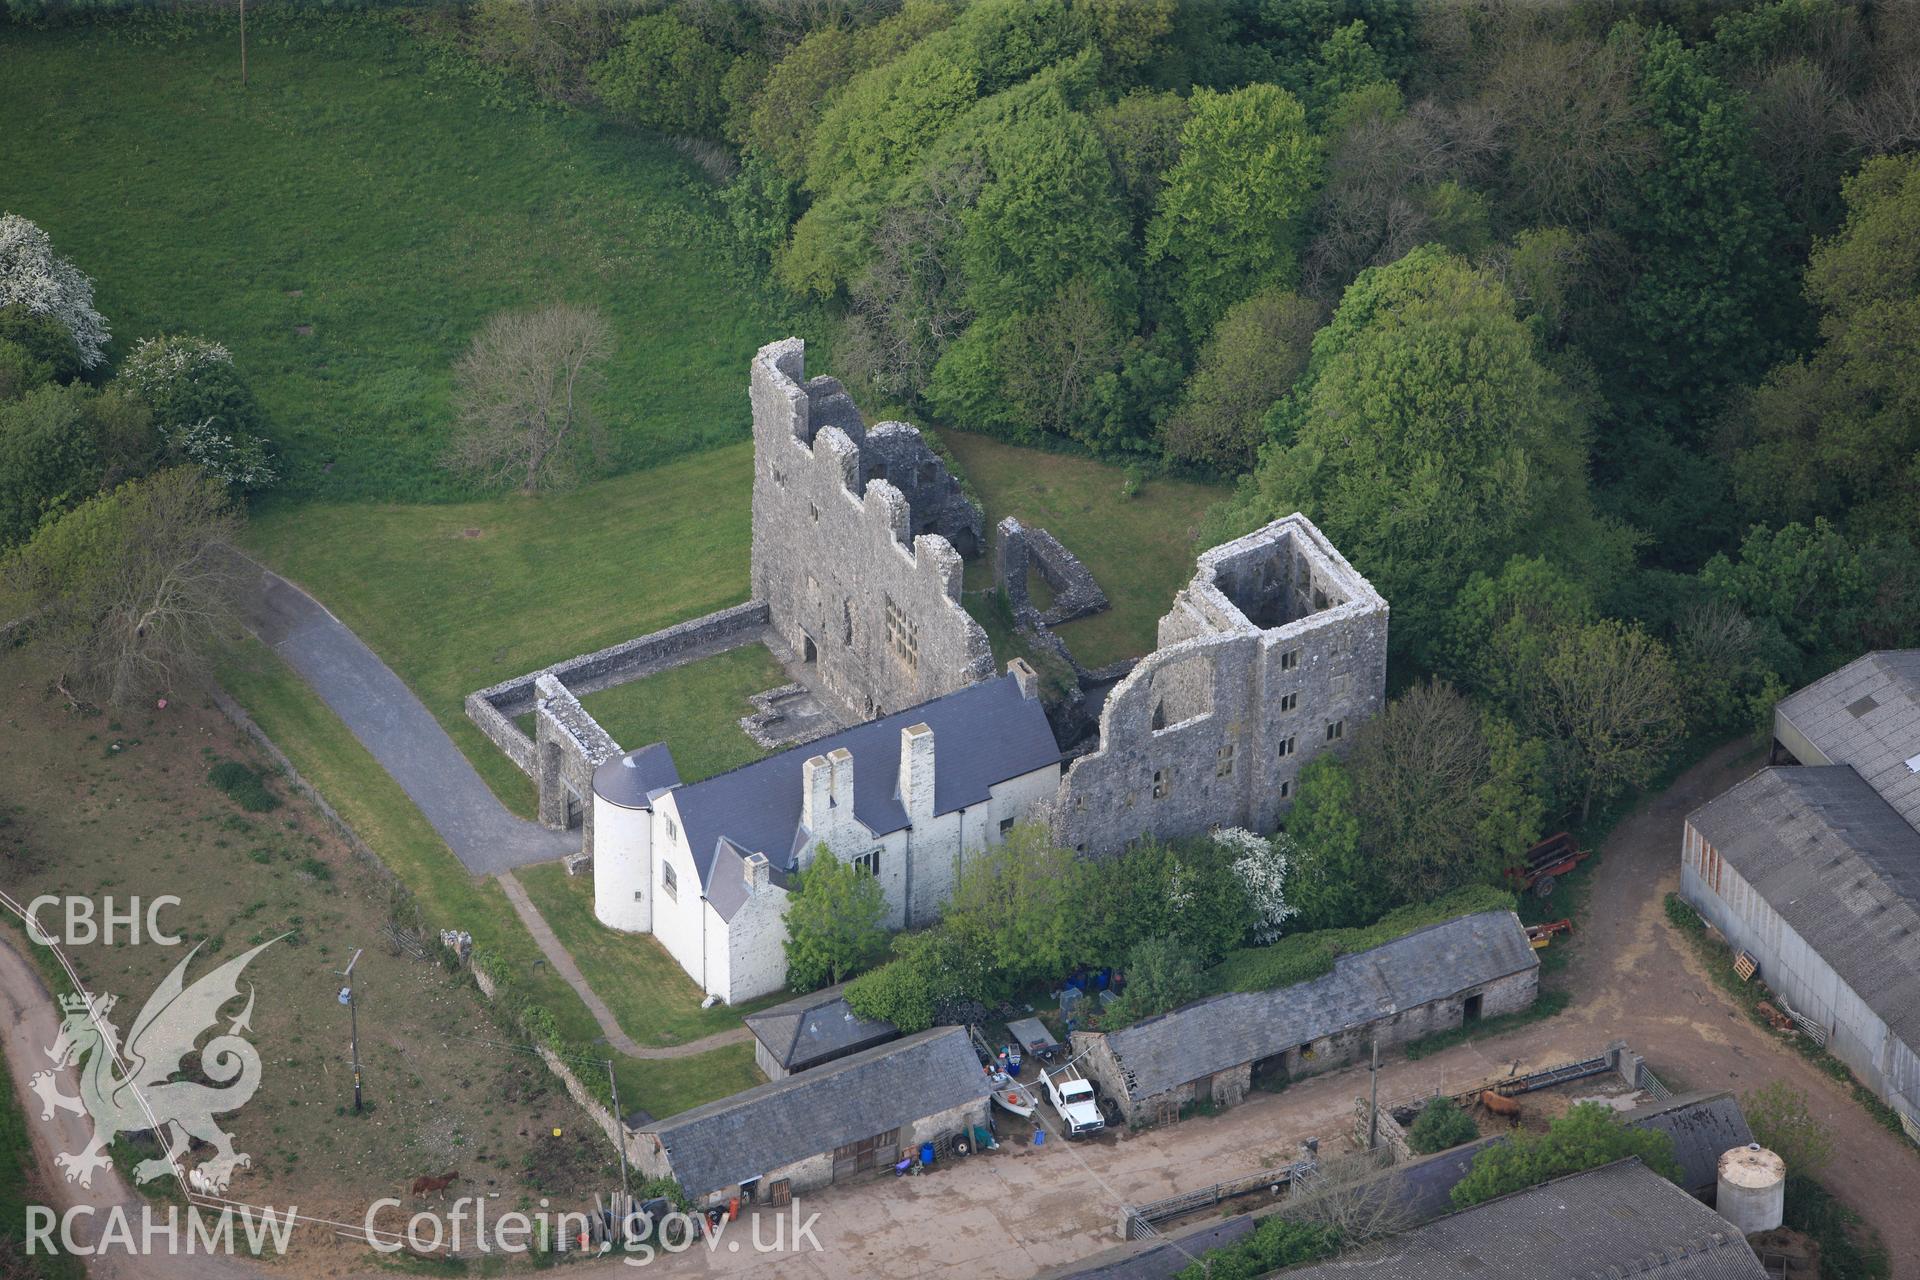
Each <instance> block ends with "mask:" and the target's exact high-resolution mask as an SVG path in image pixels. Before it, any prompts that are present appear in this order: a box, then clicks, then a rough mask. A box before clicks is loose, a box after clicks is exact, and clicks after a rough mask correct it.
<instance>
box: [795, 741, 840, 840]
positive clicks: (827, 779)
mask: <svg viewBox="0 0 1920 1280" xmlns="http://www.w3.org/2000/svg"><path fill="white" fill-rule="evenodd" d="M800 783H801V792H800V823H801V825H802V826H804V827H806V829H807V830H809V831H811V832H813V834H814V835H816V836H818V835H820V834H821V833H822V832H824V831H825V830H826V829H827V825H828V822H829V817H828V814H827V809H828V807H829V806H830V805H832V803H833V766H832V765H830V764H828V763H827V758H826V757H825V756H808V757H807V758H806V760H805V761H804V762H802V763H801V765H800Z"/></svg>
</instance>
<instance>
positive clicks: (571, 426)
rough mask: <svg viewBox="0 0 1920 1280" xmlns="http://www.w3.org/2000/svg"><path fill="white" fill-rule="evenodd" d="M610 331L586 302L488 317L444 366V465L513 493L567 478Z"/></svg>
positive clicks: (590, 431)
mask: <svg viewBox="0 0 1920 1280" xmlns="http://www.w3.org/2000/svg"><path fill="white" fill-rule="evenodd" d="M612 351H613V330H612V328H611V327H610V326H609V325H608V324H607V322H606V320H605V319H604V318H603V317H602V316H601V314H600V313H599V312H598V311H597V310H595V309H594V308H592V307H580V306H573V305H571V304H567V303H561V304H558V305H555V306H550V307H543V308H541V309H539V310H537V311H509V312H502V313H501V314H499V315H497V316H495V317H493V319H491V320H489V321H488V322H487V326H486V328H484V329H482V330H481V331H480V333H479V334H478V336H476V337H475V338H474V340H473V345H472V346H471V347H469V348H468V350H467V354H466V355H464V356H462V357H461V358H460V361H459V363H457V364H455V365H454V367H453V381H454V402H455V404H456V405H457V407H458V409H459V413H460V422H459V426H458V428H457V431H456V434H455V436H454V440H453V444H452V445H451V447H450V448H449V449H448V451H447V454H446V464H447V466H448V467H450V468H452V469H453V470H455V471H457V472H459V473H461V474H462V475H464V476H466V477H468V478H469V479H471V480H473V481H474V482H475V483H477V484H480V485H483V486H489V487H497V486H502V485H508V484H512V485H516V486H517V487H518V488H519V489H520V491H521V492H522V493H533V492H535V491H537V490H540V489H551V488H557V487H560V486H562V485H565V484H569V483H571V482H572V481H573V479H574V476H575V474H576V466H577V458H576V455H577V454H578V452H579V451H580V446H581V444H582V443H583V439H582V438H583V437H585V440H586V442H588V443H591V442H592V441H593V436H594V432H595V427H596V423H595V419H594V417H593V413H592V393H593V391H594V390H595V389H596V387H597V384H598V379H599V372H600V365H601V362H602V361H604V360H605V359H606V357H607V356H608V355H609V354H611V353H612Z"/></svg>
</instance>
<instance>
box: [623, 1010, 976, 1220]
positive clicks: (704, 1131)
mask: <svg viewBox="0 0 1920 1280" xmlns="http://www.w3.org/2000/svg"><path fill="white" fill-rule="evenodd" d="M987 1101H988V1085H987V1078H986V1075H985V1074H984V1073H983V1072H982V1071H981V1070H980V1059H979V1058H978V1057H977V1056H976V1055H975V1054H974V1051H973V1044H972V1042H971V1041H970V1040H969V1039H968V1038H967V1032H966V1029H965V1028H964V1027H935V1028H933V1029H932V1030H931V1031H922V1032H920V1033H919V1034H917V1035H911V1036H907V1037H906V1038H904V1039H901V1040H897V1041H895V1042H893V1043H892V1044H883V1045H880V1046H879V1047H878V1048H874V1049H867V1050H865V1051H863V1052H860V1053H856V1054H853V1055H852V1056H850V1057H846V1058H841V1059H838V1060H837V1061H834V1062H830V1063H827V1064H826V1065H825V1066H820V1067H815V1068H813V1069H812V1070H810V1071H804V1072H800V1073H798V1074H795V1075H791V1076H788V1077H787V1078H786V1079H784V1080H776V1081H774V1082H773V1083H771V1084H763V1085H761V1086H759V1087H758V1088H755V1089H748V1090H747V1091H745V1092H744V1093H736V1094H734V1095H733V1096H732V1097H729V1098H722V1099H720V1100H719V1101H718V1102H710V1103H708V1104H707V1105H706V1106H704V1107H696V1108H694V1109H693V1110H692V1111H687V1112H682V1113H681V1114H680V1115H677V1116H673V1117H672V1118H670V1119H667V1120H663V1121H660V1122H659V1123H657V1124H655V1125H653V1126H651V1127H649V1128H645V1129H640V1130H636V1131H634V1132H632V1133H631V1134H629V1137H628V1143H627V1149H628V1151H629V1153H630V1154H631V1155H632V1156H633V1158H634V1161H635V1163H637V1164H638V1165H639V1166H640V1168H641V1170H642V1171H643V1172H645V1173H646V1175H647V1176H648V1177H655V1178H658V1177H669V1178H673V1179H675V1180H676V1181H678V1182H679V1183H680V1185H681V1186H682V1187H684V1188H685V1189H686V1192H687V1194H688V1195H689V1196H691V1197H693V1199H694V1200H695V1201H697V1202H699V1203H702V1204H718V1203H723V1202H725V1201H727V1200H728V1199H730V1198H732V1197H733V1196H736V1195H737V1196H740V1197H741V1198H742V1199H749V1200H756V1201H759V1202H762V1203H772V1204H776V1205H778V1204H785V1203H786V1202H787V1201H788V1200H789V1199H790V1198H791V1197H793V1196H796V1195H800V1194H802V1193H805V1192H809V1191H817V1190H819V1189H820V1188H821V1187H825V1186H830V1185H832V1184H833V1183H836V1182H841V1181H845V1180H847V1179H849V1178H853V1177H856V1176H858V1175H861V1174H865V1173H868V1172H871V1171H874V1170H885V1169H888V1168H890V1167H891V1166H892V1165H893V1163H894V1162H895V1161H897V1160H899V1159H900V1158H901V1157H902V1156H904V1155H905V1154H907V1153H909V1152H911V1151H913V1150H914V1149H915V1148H917V1147H918V1146H920V1145H921V1144H922V1143H927V1142H937V1141H939V1140H940V1139H943V1138H951V1137H954V1136H956V1135H966V1134H969V1133H970V1132H971V1130H972V1129H973V1128H974V1127H975V1126H984V1125H985V1124H986V1123H987Z"/></svg>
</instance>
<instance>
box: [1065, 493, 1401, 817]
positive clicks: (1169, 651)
mask: <svg viewBox="0 0 1920 1280" xmlns="http://www.w3.org/2000/svg"><path fill="white" fill-rule="evenodd" d="M1387 613H1388V611H1387V602H1386V601H1385V600H1383V599H1381V597H1380V596H1379V594H1378V593H1377V592H1375V591H1374V589H1373V587H1372V586H1371V584H1369V583H1368V582H1367V580H1366V579H1365V578H1363V577H1361V576H1360V574H1359V573H1357V572H1355V570H1354V569H1353V567H1352V566H1351V565H1349V564H1348V563H1347V562H1346V560H1345V559H1344V558H1343V557H1342V556H1341V555H1340V553H1339V552H1338V551H1337V550H1335V549H1334V548H1333V546H1332V544H1330V543H1329V542H1328V541H1327V540H1326V538H1325V537H1324V536H1323V535H1322V534H1321V533H1320V531H1319V530H1318V529H1317V528H1315V527H1314V526H1313V524H1312V523H1311V522H1310V521H1308V520H1307V519H1306V517H1304V516H1301V515H1293V516H1288V517H1287V518H1285V519H1283V520H1276V521H1275V522H1273V523H1272V524H1270V525H1268V526H1267V527H1266V528H1264V529H1261V530H1258V531H1257V532H1255V533H1251V534H1248V535H1247V536H1246V537H1244V538H1240V539H1237V540H1236V541H1234V542H1230V543H1227V544H1225V545H1223V546H1219V547H1215V548H1213V549H1212V550H1210V551H1207V552H1205V553H1204V554H1203V555H1201V557H1200V560H1199V564H1198V566H1197V568H1196V571H1195V573H1194V576H1193V579H1192V581H1191V582H1189V583H1188V584H1187V586H1186V587H1184V588H1182V590H1181V591H1180V594H1179V595H1178V596H1177V597H1176V598H1175V600H1174V606H1173V609H1172V610H1171V611H1170V612H1169V613H1168V614H1167V615H1166V616H1165V617H1164V618H1162V619H1161V620H1160V634H1159V639H1160V647H1159V648H1158V649H1156V650H1154V652H1153V653H1151V654H1149V655H1147V656H1146V657H1145V658H1143V659H1141V660H1140V663H1139V665H1138V666H1136V667H1135V668H1134V669H1133V671H1132V673H1131V674H1129V675H1128V676H1127V678H1126V679H1124V680H1122V681H1121V682H1120V683H1119V684H1118V685H1116V686H1115V687H1114V689H1113V691H1112V693H1110V694H1109V695H1108V697H1107V701H1106V705H1105V706H1104V707H1103V708H1102V709H1101V713H1100V742H1099V746H1098V747H1097V748H1096V749H1095V750H1094V751H1092V752H1091V753H1089V754H1087V755H1085V756H1083V757H1081V758H1080V759H1078V760H1076V761H1074V762H1073V764H1072V765H1071V766H1069V768H1068V770H1067V772H1066V775H1065V776H1064V777H1063V778H1062V779H1061V783H1060V795H1059V799H1058V801H1057V803H1056V805H1055V811H1054V827H1055V834H1056V836H1057V837H1058V838H1059V839H1060V840H1061V841H1062V842H1063V843H1065V844H1068V845H1070V846H1072V847H1075V848H1078V849H1080V850H1082V851H1083V852H1086V853H1094V854H1099V853H1108V852H1112V851H1114V850H1117V849H1119V848H1120V847H1121V846H1123V845H1125V844H1126V843H1127V842H1128V841H1130V840H1132V839H1135V838H1138V837H1139V836H1143V835H1150V836H1155V837H1159V838H1163V839H1164V838H1173V837H1179V836H1188V835H1196V834H1199V833H1201V832H1204V831H1206V830H1208V829H1210V828H1213V827H1220V826H1242V827H1249V828H1252V829H1254V830H1260V831H1265V830H1271V829H1272V828H1273V827H1275V826H1277V825H1278V823H1279V820H1280V816H1281V814H1282V813H1284V812H1285V811H1286V809H1287V808H1288V807H1289V806H1290V805H1291V803H1292V801H1293V795H1294V790H1295V787H1296V786H1297V781H1298V778H1299V774H1300V770H1301V769H1302V768H1304V767H1305V766H1306V764H1307V762H1308V761H1309V760H1311V759H1313V758H1314V756H1316V755H1317V754H1319V753H1320V752H1321V751H1336V752H1339V751H1344V750H1345V748H1346V746H1347V744H1348V743H1350V742H1351V741H1352V737H1353V733H1354V731H1355V730H1356V729H1357V728H1358V727H1359V725H1360V723H1361V722H1362V721H1364V720H1366V719H1367V718H1369V717H1371V716H1373V715H1374V714H1376V713H1377V712H1378V711H1379V710H1380V708H1381V706H1382V705H1383V703H1384V701H1385V698H1386V666H1387Z"/></svg>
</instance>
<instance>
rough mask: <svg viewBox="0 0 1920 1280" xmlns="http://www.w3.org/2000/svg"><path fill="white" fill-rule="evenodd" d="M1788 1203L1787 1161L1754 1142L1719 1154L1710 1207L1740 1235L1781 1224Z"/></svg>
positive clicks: (1770, 1228) (1769, 1228) (1766, 1229)
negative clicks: (1715, 1189)
mask: <svg viewBox="0 0 1920 1280" xmlns="http://www.w3.org/2000/svg"><path fill="white" fill-rule="evenodd" d="M1786 1204H1787V1162H1786V1161H1784V1160H1782V1159H1781V1158H1780V1157H1779V1156H1777V1155H1775V1154H1774V1153H1773V1152H1771V1151H1769V1150H1767V1149H1766V1148H1765V1147H1763V1146H1761V1145H1760V1144H1759V1143H1757V1142H1752V1143H1748V1144H1747V1145H1746V1146H1744V1147H1735V1148H1734V1149H1733V1150H1731V1151H1729V1152H1727V1153H1726V1154H1725V1155H1723V1156H1721V1157H1720V1181H1719V1186H1718V1189H1717V1191H1716V1193H1715V1197H1714V1205H1713V1207H1714V1208H1715V1209H1717V1210H1718V1211H1719V1213H1720V1216H1721V1217H1723V1218H1725V1219H1726V1220H1727V1221H1728V1222H1731V1223H1732V1224H1733V1225H1734V1226H1735V1227H1737V1228H1738V1229H1739V1231H1740V1233H1741V1234H1742V1235H1749V1236H1750V1235H1752V1234H1754V1233H1755V1232H1756V1231H1771V1230H1773V1229H1774V1228H1775V1227H1777V1226H1779V1225H1780V1218H1781V1215H1782V1214H1783V1213H1784V1212H1785V1211H1786Z"/></svg>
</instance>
